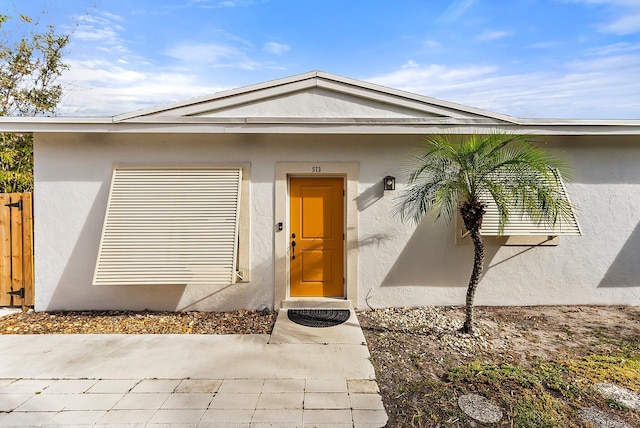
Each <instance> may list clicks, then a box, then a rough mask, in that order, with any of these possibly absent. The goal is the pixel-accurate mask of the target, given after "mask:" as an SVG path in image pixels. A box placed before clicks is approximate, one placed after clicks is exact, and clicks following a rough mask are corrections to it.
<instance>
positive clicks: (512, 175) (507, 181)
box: [397, 132, 572, 333]
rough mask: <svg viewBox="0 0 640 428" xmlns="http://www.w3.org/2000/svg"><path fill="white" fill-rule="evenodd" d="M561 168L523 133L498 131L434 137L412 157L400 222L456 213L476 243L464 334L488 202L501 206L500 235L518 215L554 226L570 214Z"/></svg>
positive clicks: (481, 260)
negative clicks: (564, 193) (512, 217)
mask: <svg viewBox="0 0 640 428" xmlns="http://www.w3.org/2000/svg"><path fill="white" fill-rule="evenodd" d="M561 172H563V173H565V174H566V167H565V165H564V163H563V162H562V161H561V160H559V159H558V158H556V157H554V156H552V155H550V154H548V153H546V152H545V151H543V150H542V149H541V148H539V147H538V146H536V145H535V144H534V143H533V142H532V141H530V140H528V139H527V138H526V137H525V136H521V135H510V134H504V133H495V132H494V133H491V134H486V135H477V134H475V135H470V136H465V137H462V136H457V137H456V136H453V135H434V136H431V137H429V138H428V139H427V141H426V144H425V147H424V150H423V152H422V154H420V155H419V156H416V157H415V158H414V163H413V165H412V168H411V172H410V173H409V177H408V186H407V189H406V190H405V191H404V192H403V193H402V195H401V196H400V198H399V200H398V201H397V202H398V203H397V208H398V213H399V214H400V217H401V218H402V220H403V221H406V220H412V221H413V222H414V223H415V224H418V223H420V222H421V221H422V219H423V218H424V217H425V216H426V215H427V214H433V215H434V216H435V218H436V219H444V220H446V221H447V222H448V221H450V220H451V219H452V218H453V216H454V214H455V213H456V212H458V213H459V214H460V216H461V217H462V221H463V223H464V227H465V228H466V230H467V232H469V235H470V236H471V240H472V242H473V251H474V258H473V270H472V272H471V278H470V279H469V285H468V287H467V297H466V316H465V322H464V325H463V327H462V329H461V331H462V332H463V333H473V323H474V307H473V300H474V296H475V292H476V288H477V286H478V282H479V280H480V277H481V276H482V271H483V265H484V248H485V247H484V241H483V239H482V234H481V233H480V228H481V227H482V219H483V216H484V214H485V208H486V207H487V202H488V201H491V200H493V201H494V202H495V204H496V206H497V208H498V212H499V215H500V220H499V229H498V232H499V233H502V232H503V231H504V226H505V224H506V223H507V221H508V219H509V217H510V216H511V215H514V214H516V215H519V216H523V215H526V216H528V217H529V218H531V220H533V221H535V222H536V223H538V224H541V223H543V224H547V225H548V226H550V227H553V226H555V225H556V224H557V223H558V222H560V221H562V220H569V219H571V215H572V206H571V204H570V203H569V201H568V200H567V199H566V198H564V197H563V193H562V184H561V178H560V177H561V176H560V174H561Z"/></svg>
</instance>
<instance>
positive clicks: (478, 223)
mask: <svg viewBox="0 0 640 428" xmlns="http://www.w3.org/2000/svg"><path fill="white" fill-rule="evenodd" d="M484 208H485V204H484V203H483V202H481V201H467V202H463V203H462V204H461V205H460V208H459V210H460V215H461V216H462V220H463V221H464V226H465V227H466V229H467V231H469V234H470V235H471V241H473V270H472V271H471V278H469V285H468V286H467V299H466V315H465V320H464V325H463V326H462V328H461V329H460V331H461V332H462V333H466V334H471V333H473V315H474V314H473V312H474V306H473V300H474V298H475V295H476V289H477V288H478V282H480V276H482V270H483V267H484V240H483V239H482V235H481V234H480V228H481V227H482V217H483V216H484V213H485V210H484Z"/></svg>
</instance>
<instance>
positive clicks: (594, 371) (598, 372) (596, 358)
mask: <svg viewBox="0 0 640 428" xmlns="http://www.w3.org/2000/svg"><path fill="white" fill-rule="evenodd" d="M563 364H564V365H565V366H566V367H567V369H568V370H569V371H570V372H571V373H572V374H573V375H575V376H577V377H578V378H579V379H580V381H581V382H583V383H589V384H594V383H597V382H613V383H616V384H618V385H621V386H624V387H626V388H629V389H631V390H634V391H638V390H640V353H638V354H633V353H632V354H626V355H623V354H618V355H596V354H591V355H587V356H585V357H584V358H583V359H580V360H576V361H566V362H564V363H563Z"/></svg>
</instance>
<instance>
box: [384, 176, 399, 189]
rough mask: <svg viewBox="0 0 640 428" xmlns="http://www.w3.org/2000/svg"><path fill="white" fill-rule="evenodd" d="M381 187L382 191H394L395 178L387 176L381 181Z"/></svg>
mask: <svg viewBox="0 0 640 428" xmlns="http://www.w3.org/2000/svg"><path fill="white" fill-rule="evenodd" d="M382 186H383V187H384V190H396V178H395V177H394V176H392V175H387V176H386V177H385V178H384V179H383V180H382Z"/></svg>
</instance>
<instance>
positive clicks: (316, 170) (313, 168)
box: [311, 166, 322, 172]
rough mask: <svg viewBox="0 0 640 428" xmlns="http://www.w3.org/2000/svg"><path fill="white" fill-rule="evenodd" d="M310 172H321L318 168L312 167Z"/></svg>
mask: <svg viewBox="0 0 640 428" xmlns="http://www.w3.org/2000/svg"><path fill="white" fill-rule="evenodd" d="M311 172H322V168H320V167H319V166H312V167H311Z"/></svg>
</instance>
